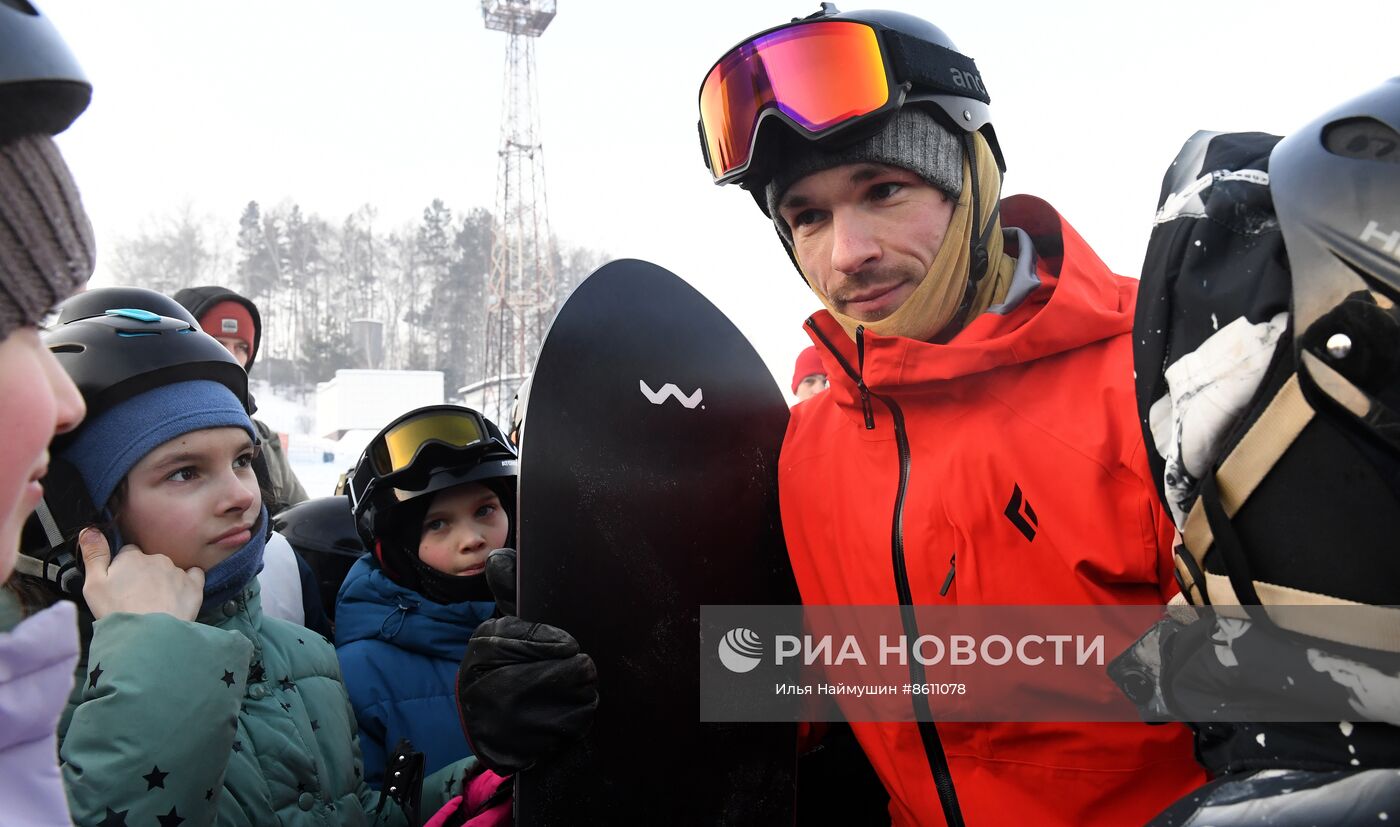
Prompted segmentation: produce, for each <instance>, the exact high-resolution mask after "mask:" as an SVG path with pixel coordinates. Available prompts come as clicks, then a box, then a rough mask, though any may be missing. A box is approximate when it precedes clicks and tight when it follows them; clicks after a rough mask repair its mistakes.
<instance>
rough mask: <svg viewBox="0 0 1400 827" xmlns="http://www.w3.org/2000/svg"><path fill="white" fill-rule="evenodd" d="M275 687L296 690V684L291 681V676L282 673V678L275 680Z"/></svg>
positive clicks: (290, 690)
mask: <svg viewBox="0 0 1400 827" xmlns="http://www.w3.org/2000/svg"><path fill="white" fill-rule="evenodd" d="M277 688H278V689H281V690H282V691H283V692H295V691H297V685H296V684H295V683H292V677H291V676H290V675H283V676H282V679H281V680H279V681H277Z"/></svg>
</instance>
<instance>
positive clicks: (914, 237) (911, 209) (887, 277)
mask: <svg viewBox="0 0 1400 827" xmlns="http://www.w3.org/2000/svg"><path fill="white" fill-rule="evenodd" d="M955 206H957V205H956V204H955V203H954V202H953V201H952V200H951V199H949V198H948V196H947V195H945V194H944V193H943V192H941V191H940V190H938V189H937V188H935V187H934V186H933V185H931V184H929V183H928V182H927V181H925V180H924V179H923V178H920V177H919V176H918V175H917V174H915V173H913V172H910V171H909V170H907V169H903V168H901V167H892V166H887V165H885V164H874V163H861V164H846V165H844V166H839V167H833V168H831V169H827V170H822V171H821V172H814V173H812V174H811V175H808V176H807V177H806V178H803V179H801V180H799V181H798V182H797V183H795V184H793V185H792V186H791V187H790V188H789V189H788V191H787V192H786V193H785V194H784V195H783V198H782V201H780V202H779V204H778V211H779V213H780V214H781V216H782V218H783V220H784V221H786V222H787V225H788V226H789V227H791V228H792V241H793V253H794V254H795V255H796V256H797V261H798V263H799V264H801V265H802V272H803V273H804V274H805V275H806V276H807V278H808V279H809V280H811V282H812V286H813V287H815V288H816V289H817V290H818V291H819V292H820V293H821V294H822V295H824V296H826V297H827V299H828V300H829V301H830V302H831V305H832V307H833V308H835V309H836V310H837V311H838V312H840V313H842V314H844V315H846V316H849V317H851V318H853V319H856V320H857V321H861V322H876V321H879V320H881V319H884V318H886V317H888V316H889V315H890V314H891V313H893V312H894V311H895V310H897V309H898V308H899V306H900V305H902V304H904V301H905V300H906V299H908V298H909V296H910V294H912V293H913V292H914V288H916V287H918V286H919V282H921V281H923V280H924V277H925V276H927V275H928V272H929V269H930V268H931V267H932V266H933V259H934V257H935V256H937V255H938V250H939V248H940V247H942V246H943V236H944V234H945V233H947V231H948V221H949V219H951V218H952V216H953V208H954V207H955Z"/></svg>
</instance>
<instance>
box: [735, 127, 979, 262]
mask: <svg viewBox="0 0 1400 827" xmlns="http://www.w3.org/2000/svg"><path fill="white" fill-rule="evenodd" d="M780 151H781V152H782V153H783V154H784V156H785V157H784V158H783V160H782V161H781V162H780V163H779V164H778V166H777V172H776V173H774V175H773V178H772V180H771V181H769V182H768V186H767V187H765V188H764V191H763V194H764V197H765V198H766V199H767V202H768V214H769V215H770V216H772V218H773V224H774V226H776V227H777V228H778V234H779V235H781V236H782V237H783V238H784V239H785V240H786V241H787V243H788V244H789V245H791V244H792V228H790V227H788V225H787V222H786V221H783V217H782V216H781V215H779V213H778V202H779V201H781V200H782V197H783V194H784V193H786V192H787V191H788V187H791V186H792V185H793V184H795V183H797V182H798V181H799V180H801V179H803V178H805V177H806V176H808V175H811V174H812V173H814V172H821V171H822V170H825V169H831V168H832V167H839V166H841V165H842V164H859V163H865V162H874V163H878V164H889V165H890V166H892V167H902V168H904V169H907V170H909V171H911V172H915V173H918V175H919V177H921V178H923V179H924V180H925V181H927V182H929V183H930V184H932V185H933V186H935V187H937V188H938V189H940V190H942V191H943V192H945V193H947V194H948V196H949V197H950V198H953V199H955V200H956V199H957V198H959V197H960V196H961V195H962V179H963V169H962V168H963V147H962V143H961V142H960V141H959V140H958V138H957V136H955V135H953V134H952V133H951V132H949V131H948V130H947V129H944V128H943V127H942V126H941V125H939V123H938V121H936V120H934V117H933V116H932V115H930V114H928V113H927V112H925V111H923V110H921V109H919V108H918V107H913V106H906V107H904V108H903V109H901V110H899V112H898V113H896V114H895V116H894V118H893V119H892V120H891V121H890V122H889V123H888V124H886V125H885V128H884V129H882V130H880V131H879V132H877V133H875V134H874V135H871V136H870V137H869V138H866V139H865V140H863V141H859V142H857V143H854V144H851V145H850V146H845V147H841V148H839V149H836V150H834V151H831V152H827V151H825V150H823V149H822V148H821V147H819V146H817V144H815V143H812V142H810V141H803V140H793V141H788V142H787V143H786V144H785V145H784V146H783V147H782V149H781V150H780Z"/></svg>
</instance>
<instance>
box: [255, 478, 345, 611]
mask: <svg viewBox="0 0 1400 827" xmlns="http://www.w3.org/2000/svg"><path fill="white" fill-rule="evenodd" d="M272 530H273V531H276V532H277V533H279V534H281V535H282V536H283V537H286V538H287V542H288V543H291V545H292V548H293V549H295V550H296V552H297V554H300V555H301V557H302V559H303V560H305V561H306V563H307V565H309V566H310V567H311V571H312V572H313V573H314V574H315V575H316V583H317V585H318V586H319V587H320V591H321V605H322V606H324V607H325V608H326V614H327V615H329V616H330V618H331V619H332V620H334V619H335V598H336V594H337V593H339V591H340V584H341V583H343V582H345V575H346V574H348V573H349V572H350V567H351V566H353V565H355V561H356V560H358V559H360V558H361V557H363V556H364V554H365V546H364V543H362V542H361V541H360V533H359V531H358V530H357V529H356V528H355V515H354V514H353V513H351V511H350V498H349V497H346V496H344V495H341V496H338V497H316V498H315V499H310V500H306V501H305V502H300V503H297V504H296V505H294V506H292V507H291V508H286V509H283V510H282V511H280V512H278V513H277V515H276V516H274V517H273V518H272Z"/></svg>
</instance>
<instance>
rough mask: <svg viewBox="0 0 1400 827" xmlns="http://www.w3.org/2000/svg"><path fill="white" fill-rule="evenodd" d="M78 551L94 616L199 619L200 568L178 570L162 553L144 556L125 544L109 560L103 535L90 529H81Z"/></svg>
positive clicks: (202, 589)
mask: <svg viewBox="0 0 1400 827" xmlns="http://www.w3.org/2000/svg"><path fill="white" fill-rule="evenodd" d="M78 547H79V548H80V549H81V550H82V553H83V565H84V567H85V569H86V577H85V579H84V582H83V598H84V599H85V600H87V604H88V607H89V608H90V609H92V615H93V617H94V618H97V619H99V620H100V619H102V618H104V617H106V616H107V615H110V614H113V613H115V612H130V613H132V614H154V613H156V612H163V613H165V614H168V615H173V616H175V617H177V618H179V619H181V620H194V619H195V618H196V617H198V616H199V607H200V606H201V605H203V603H204V570H203V569H199V568H191V569H187V570H186V569H181V568H180V567H178V566H176V565H175V564H174V563H173V562H171V560H170V558H169V557H166V556H165V555H163V554H147V553H145V552H144V551H142V550H141V549H140V548H138V547H137V546H134V545H130V544H128V545H125V546H122V549H121V553H120V554H118V555H117V557H116V559H115V560H114V559H112V552H111V549H110V548H109V547H108V545H107V538H106V536H105V535H103V533H102V532H101V531H98V530H97V529H95V528H85V529H83V531H82V533H81V534H79V535H78Z"/></svg>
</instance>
